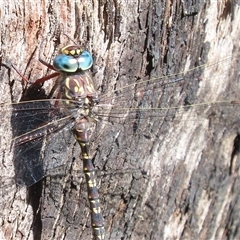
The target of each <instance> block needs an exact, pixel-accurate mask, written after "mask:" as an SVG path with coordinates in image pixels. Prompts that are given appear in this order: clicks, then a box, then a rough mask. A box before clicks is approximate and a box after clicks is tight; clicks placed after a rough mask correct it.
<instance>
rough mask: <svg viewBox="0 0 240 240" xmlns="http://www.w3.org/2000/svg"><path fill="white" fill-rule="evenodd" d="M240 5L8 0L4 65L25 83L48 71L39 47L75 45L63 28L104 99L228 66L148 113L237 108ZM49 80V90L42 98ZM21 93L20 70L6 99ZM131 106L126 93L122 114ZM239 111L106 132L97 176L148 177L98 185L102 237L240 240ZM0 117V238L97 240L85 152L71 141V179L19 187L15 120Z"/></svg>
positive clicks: (4, 88) (99, 142)
mask: <svg viewBox="0 0 240 240" xmlns="http://www.w3.org/2000/svg"><path fill="white" fill-rule="evenodd" d="M210 2H211V3H210ZM238 4H239V3H237V1H235V2H231V1H227V0H226V1H209V2H207V3H204V2H203V1H199V3H194V1H193V2H190V1H165V2H164V3H160V2H157V1H140V0H139V1H124V0H116V1H111V2H110V1H97V0H93V1H48V2H46V1H41V2H40V1H39V2H34V1H31V2H26V1H10V2H1V35H0V36H1V41H0V43H1V45H0V46H1V57H2V61H3V62H4V63H9V62H11V63H13V64H14V65H15V66H16V67H17V68H18V69H19V70H21V72H22V73H23V74H24V75H25V76H26V77H27V78H29V79H32V80H33V79H37V78H39V77H42V76H44V75H46V74H47V73H49V71H47V69H46V67H45V66H43V65H41V64H40V63H39V61H38V52H39V50H40V43H41V42H42V39H44V38H45V39H46V41H44V42H43V45H42V49H41V53H42V56H44V58H45V59H46V60H47V61H49V62H50V61H51V60H52V57H53V56H55V55H56V53H57V51H58V50H59V48H60V47H62V46H64V45H66V44H68V42H69V40H68V39H67V38H65V37H63V36H60V30H61V29H64V31H65V32H66V33H67V34H68V35H69V36H71V37H73V38H74V39H75V41H76V42H78V43H79V44H81V45H83V46H84V47H85V48H86V49H88V50H89V51H90V52H92V53H93V55H94V60H95V64H94V68H93V72H94V74H93V77H94V81H95V83H96V86H98V89H99V90H100V91H102V92H107V91H109V92H111V91H112V89H113V88H114V87H117V88H118V87H122V86H125V85H127V84H130V83H131V82H134V81H136V80H138V79H148V78H155V77H159V76H162V75H166V74H173V73H177V72H180V71H183V70H187V69H189V68H192V67H194V66H195V65H196V64H201V63H205V62H209V63H211V62H218V61H219V60H222V59H225V60H223V61H221V62H220V63H219V64H217V65H214V67H211V68H207V69H205V71H203V72H201V74H199V73H195V75H194V74H192V75H190V76H189V77H188V78H187V79H188V81H187V82H186V83H184V84H183V86H181V85H178V88H176V89H174V87H173V89H172V90H171V91H170V90H166V91H168V92H167V93H168V94H162V95H161V94H160V93H161V92H160V91H156V96H154V97H155V98H154V101H155V103H154V102H151V103H149V102H148V101H147V99H146V100H143V101H146V102H143V104H145V106H156V105H158V103H160V102H161V104H163V105H164V104H165V106H179V105H183V103H184V100H186V97H188V99H189V101H190V103H191V99H194V102H193V103H202V102H213V101H219V100H229V101H231V100H240V98H239V94H238V93H239V69H240V68H239V61H238V59H239V35H240V34H239V32H240V31H239V20H240V11H239V5H238ZM59 36H60V37H59ZM59 39H60V40H59ZM226 57H229V58H228V59H226ZM199 76H200V77H201V78H199ZM159 81H160V79H159ZM52 82H53V81H49V82H47V83H46V84H44V89H45V91H46V92H49V91H50V89H51V86H52ZM22 85H23V84H22V82H21V79H20V77H19V76H18V74H16V72H14V71H13V70H12V69H8V68H6V67H5V66H2V67H1V86H0V90H1V102H3V103H6V102H7V103H11V102H16V101H18V100H19V99H20V98H21V95H22V92H23V86H22ZM156 86H157V84H156ZM163 93H164V90H163ZM133 98H134V96H133V95H131V94H129V99H127V100H126V103H125V104H126V106H128V103H129V102H132V101H133ZM151 100H153V99H151ZM185 102H186V101H185ZM239 108H240V107H239V106H237V105H234V106H228V105H225V106H222V105H220V104H219V105H218V106H217V107H212V106H211V105H209V106H204V107H199V108H193V109H190V110H188V111H182V112H181V113H182V114H178V115H177V116H176V117H175V118H174V116H172V119H173V120H172V121H170V120H169V117H167V118H166V119H165V120H164V119H163V118H161V119H158V118H157V117H154V116H152V118H148V119H145V118H143V120H142V121H140V122H139V125H138V126H137V129H133V126H132V124H124V125H119V124H116V125H115V126H114V130H112V129H113V128H111V130H108V124H106V125H105V127H103V128H102V129H101V131H100V132H99V133H98V134H97V137H96V140H95V141H94V142H93V147H92V152H93V155H94V157H95V162H94V163H95V165H96V167H97V168H99V169H104V170H108V169H110V170H111V169H113V170H114V169H120V170H121V169H122V172H123V170H124V169H140V170H141V171H135V172H134V173H132V172H130V173H129V172H128V173H126V174H122V173H119V174H114V175H112V174H109V175H108V176H107V178H102V181H101V182H100V183H101V184H100V185H101V187H100V192H101V202H102V209H103V215H104V218H105V227H106V239H194V238H195V239H239V238H240V231H239V214H240V209H239V206H240V202H239V193H240V186H239V185H240V183H239V164H240V162H239V119H240V114H239ZM1 114H2V116H1V119H2V122H1V129H0V130H1V149H2V150H1V163H0V164H1V166H0V171H1V189H0V191H1V196H2V198H1V201H0V206H1V214H0V226H1V228H0V239H14V240H15V239H91V228H90V219H89V209H88V207H87V204H88V203H87V196H86V193H85V191H84V189H85V185H84V179H82V178H81V176H82V173H81V171H82V169H81V162H80V160H79V157H78V156H79V151H80V150H79V148H78V146H77V145H76V144H75V142H74V141H73V142H71V145H69V147H68V152H67V153H66V154H67V156H68V159H69V163H72V162H73V163H72V164H70V165H71V166H70V169H69V172H68V173H67V174H66V175H65V176H57V177H56V176H48V177H46V178H45V179H44V180H43V181H42V182H40V183H38V184H36V185H34V186H32V187H31V188H30V189H29V190H28V191H27V190H26V188H24V187H22V188H21V189H17V188H16V187H15V184H14V181H13V178H11V177H13V176H14V174H15V172H16V171H17V169H14V165H13V153H12V152H11V149H10V142H11V138H12V130H11V123H10V118H11V113H8V114H7V113H4V112H1ZM9 114H10V116H9ZM145 120H146V121H145ZM75 145H76V146H75ZM64 154H65V153H64ZM144 171H146V172H147V175H146V176H145V175H144V174H143V172H144ZM120 172H121V171H120Z"/></svg>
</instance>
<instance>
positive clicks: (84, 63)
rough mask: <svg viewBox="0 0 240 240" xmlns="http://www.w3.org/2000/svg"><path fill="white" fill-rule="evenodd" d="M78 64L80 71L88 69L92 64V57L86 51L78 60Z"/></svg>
mask: <svg viewBox="0 0 240 240" xmlns="http://www.w3.org/2000/svg"><path fill="white" fill-rule="evenodd" d="M78 64H79V68H80V69H81V70H87V69H89V68H90V67H91V66H92V64H93V59H92V55H91V54H90V53H89V52H88V51H83V52H82V53H81V55H80V57H79V58H78Z"/></svg>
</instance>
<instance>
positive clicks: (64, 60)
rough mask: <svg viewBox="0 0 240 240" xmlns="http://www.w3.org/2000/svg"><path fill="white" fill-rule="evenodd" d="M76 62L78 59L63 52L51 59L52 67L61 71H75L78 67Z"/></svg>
mask: <svg viewBox="0 0 240 240" xmlns="http://www.w3.org/2000/svg"><path fill="white" fill-rule="evenodd" d="M78 64H79V63H78V59H76V58H73V57H72V56H68V55H65V54H60V55H58V56H57V57H55V59H54V61H53V67H54V68H55V69H56V70H57V71H63V72H76V71H77V70H78V68H79V67H78Z"/></svg>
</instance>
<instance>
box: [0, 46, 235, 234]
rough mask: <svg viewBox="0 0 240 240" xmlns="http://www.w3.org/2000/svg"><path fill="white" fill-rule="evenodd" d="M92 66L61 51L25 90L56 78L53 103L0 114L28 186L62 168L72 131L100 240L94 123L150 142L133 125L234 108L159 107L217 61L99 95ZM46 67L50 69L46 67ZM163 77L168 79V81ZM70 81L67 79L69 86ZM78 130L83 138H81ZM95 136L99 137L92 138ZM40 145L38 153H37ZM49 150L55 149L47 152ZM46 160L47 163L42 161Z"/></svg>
mask: <svg viewBox="0 0 240 240" xmlns="http://www.w3.org/2000/svg"><path fill="white" fill-rule="evenodd" d="M92 62H93V60H92V57H91V54H90V53H89V52H87V51H82V50H81V48H80V47H79V46H75V45H70V46H66V47H64V48H62V50H61V53H60V54H59V55H58V56H57V57H56V58H55V60H54V64H53V66H54V70H57V73H54V74H52V75H50V77H47V78H46V77H44V78H42V79H39V80H37V81H36V82H35V84H33V85H32V86H31V87H30V88H29V91H30V92H34V89H35V88H36V89H37V91H38V88H37V87H36V86H37V84H39V83H41V82H44V81H45V80H48V78H51V77H56V76H58V75H59V76H60V78H59V79H60V80H58V81H57V84H56V85H55V86H54V88H53V89H54V90H53V91H58V94H57V97H56V99H41V100H35V101H25V102H20V103H16V104H12V105H11V106H6V104H3V105H2V106H1V107H2V109H1V110H2V111H5V109H6V108H9V109H10V108H11V111H12V128H13V136H14V138H13V142H14V146H13V147H14V152H15V154H14V155H15V156H14V161H15V168H16V169H18V172H16V181H17V182H19V183H20V184H24V185H27V186H30V185H32V184H34V183H36V182H38V181H39V180H40V179H41V178H43V177H44V176H46V175H47V174H48V172H49V171H50V170H51V169H58V167H62V166H64V165H65V162H66V159H68V156H66V155H65V152H67V151H66V149H67V148H68V146H69V144H72V142H73V137H72V132H73V133H74V136H75V139H76V140H77V142H78V143H79V145H80V147H81V156H82V159H83V162H84V161H86V165H85V166H84V164H83V168H84V171H85V176H86V180H87V184H88V196H89V198H90V199H89V200H90V208H91V214H92V225H93V235H94V236H95V237H96V239H104V238H105V237H104V235H105V230H104V224H103V217H102V214H101V211H100V202H99V195H98V193H97V186H96V179H95V176H94V175H95V170H94V168H93V165H92V161H91V158H90V153H89V147H90V146H89V142H90V139H91V138H92V135H93V133H94V132H95V131H96V130H94V125H96V126H95V128H96V129H97V130H98V131H97V132H104V131H105V129H108V128H109V129H112V128H114V127H115V126H116V125H118V126H119V125H120V126H126V124H127V125H128V126H130V128H131V129H132V133H133V134H136V135H139V134H143V135H145V138H151V133H148V132H142V130H141V128H140V127H139V126H141V124H142V122H144V124H147V125H152V124H154V122H153V121H152V119H157V122H158V123H159V122H161V121H166V122H168V121H176V122H177V121H178V116H182V115H183V114H184V113H185V112H188V111H191V109H192V108H197V109H199V111H201V110H202V109H206V108H207V107H213V106H234V107H235V106H236V105H237V104H234V102H232V101H224V100H223V101H218V102H217V101H214V102H212V103H211V102H207V103H197V102H194V101H195V99H194V98H192V99H191V97H188V96H184V101H183V104H182V105H181V106H179V104H177V105H171V106H170V107H169V105H168V104H169V102H171V101H173V102H174V101H175V100H176V99H171V97H172V95H171V97H170V99H168V101H167V102H168V103H167V104H166V101H165V102H164V101H163V104H159V101H160V100H162V99H164V98H169V96H168V94H169V93H172V94H176V93H179V92H181V90H182V89H183V88H184V84H186V79H188V78H187V74H188V73H191V72H195V73H196V72H199V73H200V75H201V71H202V70H203V69H204V70H206V69H210V68H211V67H214V66H216V65H219V64H221V61H220V62H219V61H218V62H217V63H212V64H210V65H203V66H200V67H199V66H198V67H195V68H193V69H191V70H190V71H187V72H182V73H179V74H178V75H175V74H173V75H172V76H167V77H163V78H162V79H161V78H159V77H157V78H154V79H153V78H152V79H147V80H138V81H137V82H135V83H133V84H128V85H126V86H123V87H119V88H115V89H113V90H112V91H111V92H110V93H109V92H107V93H103V94H101V96H99V95H98V94H97V91H96V90H95V87H94V83H93V82H92V79H91V77H90V75H89V73H88V70H89V69H90V68H91V66H92ZM225 62H226V59H224V60H223V63H225ZM47 66H48V67H50V68H52V67H51V66H50V65H47ZM169 78H171V79H170V80H169ZM67 79H68V80H67ZM80 79H81V80H80ZM65 80H67V81H65ZM70 80H73V83H72V82H71V81H70ZM59 82H60V83H59ZM63 82H64V83H63ZM79 82H80V83H79ZM61 83H62V85H61ZM80 89H84V90H80ZM130 95H131V96H134V97H132V98H131V101H128V100H126V99H127V96H130ZM176 96H177V97H179V98H181V99H182V98H183V97H182V96H180V94H178V95H177V94H176ZM153 97H156V98H158V99H159V101H157V105H155V104H154V103H153V102H152V98H153ZM235 103H236V102H235ZM165 104H166V105H165ZM186 121H191V119H186ZM192 121H196V119H192ZM109 123H110V124H109ZM21 124H22V125H21ZM82 132H85V134H84V135H82ZM109 133H111V131H109V130H107V132H106V133H105V134H108V135H109V136H111V138H112V139H113V140H116V139H117V138H118V136H119V134H120V131H118V132H115V135H114V134H109ZM97 138H99V136H98V134H97V137H96V139H97ZM59 140H61V141H59ZM92 141H94V138H93V140H92ZM43 146H44V151H43V150H42V149H43ZM53 149H55V150H54V151H53ZM46 156H47V158H48V161H46ZM95 158H97V155H96V156H95ZM30 159H31V160H30ZM49 159H50V160H49ZM26 163H27V164H26ZM103 168H104V169H107V165H103ZM131 171H133V170H132V169H131ZM91 201H92V202H91Z"/></svg>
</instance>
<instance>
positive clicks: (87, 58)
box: [53, 45, 93, 73]
mask: <svg viewBox="0 0 240 240" xmlns="http://www.w3.org/2000/svg"><path fill="white" fill-rule="evenodd" d="M92 64H93V59H92V55H91V54H90V53H89V52H88V51H84V50H82V49H81V48H80V47H79V46H76V45H68V46H66V47H64V48H62V49H61V51H60V54H59V55H58V56H56V57H55V59H54V61H53V66H54V68H55V69H56V70H57V71H60V72H66V73H74V72H77V71H86V70H88V69H90V68H91V66H92Z"/></svg>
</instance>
